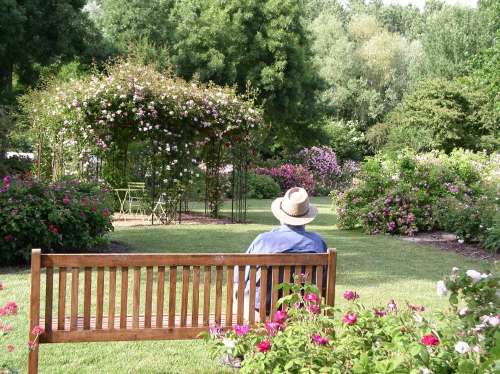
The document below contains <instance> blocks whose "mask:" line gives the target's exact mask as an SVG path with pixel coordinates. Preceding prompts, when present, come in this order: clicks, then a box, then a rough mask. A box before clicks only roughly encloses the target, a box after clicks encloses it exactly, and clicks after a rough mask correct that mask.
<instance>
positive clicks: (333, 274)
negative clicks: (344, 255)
mask: <svg viewBox="0 0 500 374" xmlns="http://www.w3.org/2000/svg"><path fill="white" fill-rule="evenodd" d="M336 278H337V250H336V249H335V248H328V279H327V283H326V304H327V305H329V306H334V305H335V283H336Z"/></svg>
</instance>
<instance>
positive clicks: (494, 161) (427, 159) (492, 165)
mask: <svg viewBox="0 0 500 374" xmlns="http://www.w3.org/2000/svg"><path fill="white" fill-rule="evenodd" d="M497 183H498V155H497V154H494V155H491V156H487V155H486V154H484V153H478V154H474V153H472V152H467V151H462V150H458V151H453V152H452V153H451V154H450V155H449V156H447V155H445V154H444V153H437V152H432V153H426V154H420V155H417V154H415V153H413V152H410V151H407V152H401V153H399V154H395V155H391V154H381V155H377V156H374V157H370V158H368V159H367V161H366V162H365V163H363V164H362V166H361V171H360V173H359V174H358V176H357V179H356V180H355V182H354V185H353V186H352V187H351V188H349V189H347V190H346V191H345V192H339V193H337V194H336V195H335V201H336V204H337V212H338V214H339V223H340V225H341V226H343V227H348V228H352V227H355V226H357V225H361V226H363V228H364V229H365V230H366V231H368V232H370V233H372V234H377V233H381V232H382V233H384V232H385V233H390V234H404V235H412V234H414V233H415V232H417V231H427V230H432V229H436V228H440V227H441V228H443V226H446V227H448V228H450V229H453V231H455V232H457V233H458V234H460V233H462V234H463V235H464V239H465V240H468V241H476V240H481V239H482V238H483V237H484V234H485V233H486V232H487V231H488V230H490V229H491V227H492V226H491V225H493V217H494V215H495V214H496V213H495V212H497V211H498V197H497V196H495V195H494V194H495V193H496V192H495V189H494V186H495V185H496V184H497ZM491 194H493V195H491ZM490 196H491V197H490ZM450 199H451V200H453V201H455V202H456V204H460V205H461V206H462V208H460V209H459V207H457V208H456V209H455V208H454V207H453V204H451V205H450V206H448V202H450ZM467 205H469V206H468V207H467ZM472 211H474V217H475V219H474V221H475V222H476V223H471V222H467V218H466V217H469V220H470V216H468V214H470V213H472ZM438 212H439V213H438ZM477 215H481V217H480V218H479V217H478V216H477ZM438 217H441V219H438ZM460 222H462V223H460ZM481 225H482V227H480V226H481ZM465 233H466V234H465Z"/></svg>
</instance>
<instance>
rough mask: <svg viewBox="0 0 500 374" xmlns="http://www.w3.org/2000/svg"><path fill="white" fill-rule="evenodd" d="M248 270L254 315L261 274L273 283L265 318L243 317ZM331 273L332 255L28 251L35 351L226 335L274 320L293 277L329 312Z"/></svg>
mask: <svg viewBox="0 0 500 374" xmlns="http://www.w3.org/2000/svg"><path fill="white" fill-rule="evenodd" d="M246 268H249V277H250V278H249V287H250V295H249V305H250V310H252V311H253V310H254V309H255V290H256V288H257V287H259V286H258V285H259V283H258V282H256V275H257V273H258V271H259V269H260V272H261V278H260V282H261V283H260V284H266V283H268V281H269V279H270V282H271V283H272V286H273V287H272V293H271V304H272V305H271V308H270V313H269V314H270V315H266V308H260V310H259V313H248V318H245V314H244V310H243V309H244V296H243V295H244V288H245V269H246ZM335 269H336V252H335V250H334V249H329V250H328V253H325V254H259V255H257V254H229V253H212V254H163V253H162V254H149V253H147V254H146V253H137V254H41V252H40V250H39V249H33V252H32V257H31V296H30V331H31V330H32V329H33V327H35V326H38V325H40V326H42V327H44V329H45V332H44V333H43V334H42V335H41V336H40V337H39V343H40V344H46V343H69V342H104V341H120V340H122V341H136V340H167V339H194V338H196V337H197V336H198V335H199V334H200V333H201V332H202V331H207V330H208V328H209V326H212V325H219V326H222V327H224V328H227V329H230V328H232V327H233V326H234V325H235V324H244V323H247V324H250V325H254V324H256V323H259V322H261V321H265V320H266V319H267V318H272V317H273V315H274V313H275V311H276V308H277V306H276V303H277V300H278V298H279V297H280V296H281V291H278V289H277V288H276V286H277V284H278V283H279V282H280V281H281V280H283V279H284V280H285V281H286V280H289V281H291V280H292V279H293V275H294V273H299V272H300V273H305V274H306V276H307V277H308V280H310V281H313V282H314V283H316V284H317V286H318V288H320V289H323V290H324V292H323V294H324V297H325V300H324V301H325V302H326V303H327V304H329V305H333V304H334V298H335V274H336V272H335ZM325 272H326V273H325ZM235 273H236V274H238V283H237V291H236V293H237V295H236V296H237V298H236V300H237V301H236V302H235V303H236V305H233V291H234V290H235V287H234V282H233V281H229V282H227V280H228V279H229V280H232V279H233V276H234V274H235ZM43 274H44V275H43ZM313 274H314V276H315V278H316V279H314V280H312V279H311V277H312V275H313ZM325 274H326V277H325V276H324V275H325ZM68 278H69V279H68ZM202 278H203V280H201V279H202ZM324 279H326V281H327V284H326V285H325V284H324ZM82 280H83V282H82ZM214 281H215V282H214ZM117 285H118V287H117ZM82 286H83V287H82ZM117 288H118V291H117ZM167 289H168V290H167ZM266 298H267V288H266V287H262V289H261V294H260V305H265V303H266V300H267V299H266ZM82 299H83V303H80V301H81V300H82ZM165 299H168V306H167V307H166V306H165V304H166V302H165ZM153 300H154V302H153ZM201 306H202V307H201ZM42 312H44V315H43V317H42V316H41V313H42ZM130 312H131V313H130ZM33 339H34V337H33V336H31V333H30V341H32V340H33ZM28 372H29V373H32V374H33V373H37V372H38V346H37V347H36V348H35V349H34V350H32V351H30V353H29V362H28Z"/></svg>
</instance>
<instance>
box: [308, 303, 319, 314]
mask: <svg viewBox="0 0 500 374" xmlns="http://www.w3.org/2000/svg"><path fill="white" fill-rule="evenodd" d="M309 312H311V313H312V314H319V312H321V307H320V306H319V305H318V304H311V305H310V306H309Z"/></svg>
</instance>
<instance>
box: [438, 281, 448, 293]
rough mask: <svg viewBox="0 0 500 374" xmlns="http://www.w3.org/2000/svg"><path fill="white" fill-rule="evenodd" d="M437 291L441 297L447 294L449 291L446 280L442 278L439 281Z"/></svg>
mask: <svg viewBox="0 0 500 374" xmlns="http://www.w3.org/2000/svg"><path fill="white" fill-rule="evenodd" d="M436 292H437V294H438V296H440V297H444V296H446V294H447V293H448V289H447V288H446V284H445V283H444V281H442V280H440V281H438V282H437V284H436Z"/></svg>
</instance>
